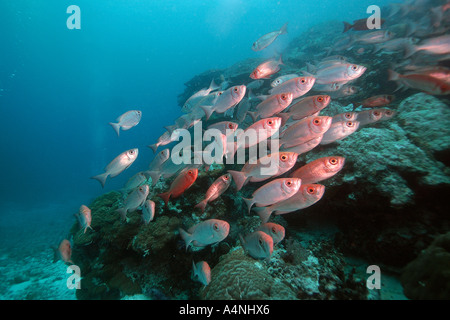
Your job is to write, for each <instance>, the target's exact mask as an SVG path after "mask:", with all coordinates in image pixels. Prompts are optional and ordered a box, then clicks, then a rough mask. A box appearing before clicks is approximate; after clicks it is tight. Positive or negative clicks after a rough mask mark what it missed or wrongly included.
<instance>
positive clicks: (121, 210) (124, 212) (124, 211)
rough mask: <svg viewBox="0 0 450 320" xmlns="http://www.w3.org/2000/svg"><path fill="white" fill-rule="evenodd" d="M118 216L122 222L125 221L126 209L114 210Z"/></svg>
mask: <svg viewBox="0 0 450 320" xmlns="http://www.w3.org/2000/svg"><path fill="white" fill-rule="evenodd" d="M116 211H117V212H118V213H119V214H120V217H121V218H122V220H125V221H126V220H127V209H126V208H119V209H117V210H116Z"/></svg>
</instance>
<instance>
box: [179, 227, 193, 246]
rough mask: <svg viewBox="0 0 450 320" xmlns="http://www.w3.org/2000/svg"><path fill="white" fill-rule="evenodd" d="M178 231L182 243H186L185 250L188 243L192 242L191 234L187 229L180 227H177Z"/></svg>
mask: <svg viewBox="0 0 450 320" xmlns="http://www.w3.org/2000/svg"><path fill="white" fill-rule="evenodd" d="M178 231H179V232H180V236H181V238H182V239H183V241H184V243H185V244H186V251H187V249H188V248H189V245H190V244H191V242H192V236H191V234H190V233H188V232H187V231H185V230H184V229H182V228H179V229H178Z"/></svg>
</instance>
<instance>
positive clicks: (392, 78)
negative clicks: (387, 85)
mask: <svg viewBox="0 0 450 320" xmlns="http://www.w3.org/2000/svg"><path fill="white" fill-rule="evenodd" d="M398 79H400V77H399V73H398V72H395V71H394V70H391V69H388V81H396V80H398Z"/></svg>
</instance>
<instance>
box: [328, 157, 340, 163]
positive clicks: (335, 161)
mask: <svg viewBox="0 0 450 320" xmlns="http://www.w3.org/2000/svg"><path fill="white" fill-rule="evenodd" d="M330 163H331V164H337V163H338V161H337V159H336V158H331V159H330Z"/></svg>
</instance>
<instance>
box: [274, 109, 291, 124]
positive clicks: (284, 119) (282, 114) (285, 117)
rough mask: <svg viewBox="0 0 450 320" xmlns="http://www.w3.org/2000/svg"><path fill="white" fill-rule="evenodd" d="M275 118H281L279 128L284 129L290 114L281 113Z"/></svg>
mask: <svg viewBox="0 0 450 320" xmlns="http://www.w3.org/2000/svg"><path fill="white" fill-rule="evenodd" d="M277 117H280V118H281V126H280V127H284V125H285V124H286V122H287V121H288V120H289V118H290V117H291V114H290V113H289V112H282V113H279V114H277Z"/></svg>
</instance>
